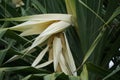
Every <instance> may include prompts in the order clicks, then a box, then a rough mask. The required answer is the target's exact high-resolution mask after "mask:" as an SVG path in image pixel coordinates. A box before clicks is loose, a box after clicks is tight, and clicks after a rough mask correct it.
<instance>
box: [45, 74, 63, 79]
mask: <svg viewBox="0 0 120 80" xmlns="http://www.w3.org/2000/svg"><path fill="white" fill-rule="evenodd" d="M59 75H61V73H52V74H49V75H46V76H44V80H56V78H57V77H58V76H59Z"/></svg>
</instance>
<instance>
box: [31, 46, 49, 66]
mask: <svg viewBox="0 0 120 80" xmlns="http://www.w3.org/2000/svg"><path fill="white" fill-rule="evenodd" d="M47 51H48V46H47V47H46V48H45V49H44V50H43V51H42V52H40V54H39V55H38V56H37V58H36V59H35V60H34V62H33V63H32V65H31V66H33V67H35V66H36V65H37V64H38V63H39V62H40V61H41V60H42V58H43V57H44V55H45V53H46V52H47Z"/></svg>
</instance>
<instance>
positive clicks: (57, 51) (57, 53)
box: [53, 37, 62, 71]
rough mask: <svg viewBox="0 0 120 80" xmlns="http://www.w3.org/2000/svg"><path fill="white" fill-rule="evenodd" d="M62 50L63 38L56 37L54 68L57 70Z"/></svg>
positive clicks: (54, 41)
mask: <svg viewBox="0 0 120 80" xmlns="http://www.w3.org/2000/svg"><path fill="white" fill-rule="evenodd" d="M61 52H62V43H61V39H60V38H57V37H55V38H54V40H53V60H54V62H53V64H54V70H55V71H56V70H57V66H58V62H59V58H60V54H61Z"/></svg>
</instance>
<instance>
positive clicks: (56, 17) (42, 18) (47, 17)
mask: <svg viewBox="0 0 120 80" xmlns="http://www.w3.org/2000/svg"><path fill="white" fill-rule="evenodd" d="M4 20H6V21H29V20H31V21H33V20H34V21H37V20H39V21H46V20H50V21H51V20H61V21H66V22H69V23H72V21H71V15H69V14H39V15H31V16H24V17H17V18H6V19H0V21H4Z"/></svg>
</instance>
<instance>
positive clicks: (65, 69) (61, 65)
mask: <svg viewBox="0 0 120 80" xmlns="http://www.w3.org/2000/svg"><path fill="white" fill-rule="evenodd" d="M59 57H60V60H59V63H60V67H61V69H62V71H63V72H64V73H65V74H67V75H70V74H72V73H70V72H71V71H69V70H68V66H67V64H66V62H65V59H64V57H63V54H62V53H61V54H60V56H59Z"/></svg>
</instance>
